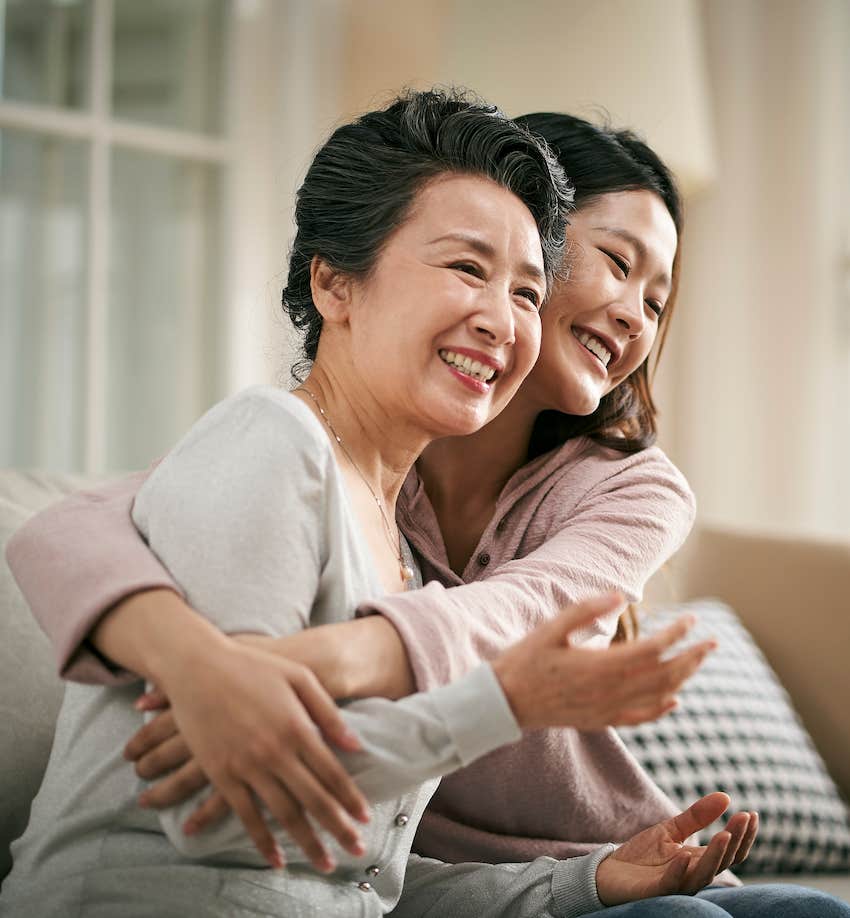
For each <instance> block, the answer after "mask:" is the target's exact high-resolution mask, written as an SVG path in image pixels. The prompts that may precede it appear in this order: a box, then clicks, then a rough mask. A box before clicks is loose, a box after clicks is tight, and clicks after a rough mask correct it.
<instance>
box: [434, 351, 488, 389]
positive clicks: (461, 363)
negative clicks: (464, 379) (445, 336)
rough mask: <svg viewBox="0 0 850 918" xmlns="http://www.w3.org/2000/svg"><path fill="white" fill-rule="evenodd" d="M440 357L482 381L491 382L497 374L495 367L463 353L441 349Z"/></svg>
mask: <svg viewBox="0 0 850 918" xmlns="http://www.w3.org/2000/svg"><path fill="white" fill-rule="evenodd" d="M439 354H440V357H441V358H442V360H443V362H444V363H447V364H449V365H450V366H453V367H454V368H455V369H456V370H460V371H461V372H462V373H466V375H467V376H472V377H473V378H474V379H480V380H481V381H482V382H489V381H490V380H491V379H492V378H493V377H494V376H495V375H496V371H495V370H494V369H493V367H488V366H487V365H486V364H484V363H481V361H480V360H473V359H472V358H471V357H465V356H464V355H463V354H456V353H455V352H454V351H446V350H441V351H439Z"/></svg>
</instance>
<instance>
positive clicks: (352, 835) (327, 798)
mask: <svg viewBox="0 0 850 918" xmlns="http://www.w3.org/2000/svg"><path fill="white" fill-rule="evenodd" d="M346 777H348V776H346ZM286 788H287V790H288V792H289V793H290V794H292V796H293V797H294V798H295V799H296V800H297V801H298V803H299V805H300V806H301V807H303V808H304V810H305V812H307V813H309V814H310V816H311V817H312V818H313V819H314V820H315V821H316V822H317V823H318V824H319V825H320V826H322V828H324V829H326V830H327V831H328V832H330V834H331V835H333V837H334V838H335V839H336V840H337V841H338V842H339V843H340V845H342V847H343V848H345V849H346V851H348V852H350V853H351V854H353V855H354V856H355V857H359V856H360V855H362V854H363V841H362V839H361V837H360V833H359V832H358V831H357V828H356V827H355V826H354V824H353V823H352V822H351V820H350V818H349V816H348V814H347V813H346V812H345V810H344V809H343V808H342V806H340V804H339V802H338V800H337V798H336V794H337V790H336V788H333V791H330V790H328V788H326V787H324V786H323V785H322V783H321V782H320V781H319V780H318V778H317V777H316V775H315V774H314V772H313V766H312V765H311V764H310V763H308V762H307V760H306V759H305V760H304V761H301V760H300V759H296V760H295V761H293V762H292V763H291V764H290V765H289V766H288V767H287V770H286Z"/></svg>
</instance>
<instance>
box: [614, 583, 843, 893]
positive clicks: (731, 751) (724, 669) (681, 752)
mask: <svg viewBox="0 0 850 918" xmlns="http://www.w3.org/2000/svg"><path fill="white" fill-rule="evenodd" d="M685 610H687V611H691V612H693V613H694V614H695V615H696V616H697V620H698V623H697V625H696V626H695V627H694V629H693V632H692V637H693V639H702V638H704V637H707V636H709V635H713V636H714V637H716V638H717V641H718V645H719V646H718V648H717V650H716V651H714V653H712V654H709V656H708V657H707V658H706V661H705V663H703V665H702V667H701V668H700V670H699V671H698V672H697V673H696V675H695V676H693V678H692V679H691V680H690V681H689V682H688V683H687V684H686V685H685V687H684V688H683V690H682V691H681V693H680V695H679V700H680V705H679V707H678V708H677V709H676V710H675V711H673V712H672V713H671V714H669V715H667V716H666V717H663V718H662V719H661V720H658V721H655V722H654V723H649V724H641V725H640V726H638V727H624V728H621V729H620V731H619V732H620V735H621V736H622V737H623V740H624V741H625V743H626V744H627V745H628V747H629V748H630V749H631V751H632V753H633V754H634V755H635V756H636V758H637V759H638V761H640V763H641V764H642V765H643V767H644V768H645V769H646V770H647V771H648V772H649V773H650V774H651V775H652V777H653V778H654V779H655V781H656V783H657V784H658V785H659V787H661V788H662V790H664V791H665V792H666V793H667V794H668V795H669V796H670V797H671V799H672V800H673V801H674V802H675V803H676V804H678V805H681V806H682V807H683V808H684V807H685V806H687V805H689V804H690V803H692V802H693V801H694V800H695V799H697V798H698V797H700V796H702V795H703V794H708V793H710V792H711V791H715V790H722V791H725V792H726V793H727V794H729V796H730V797H731V798H732V805H731V807H730V812H735V811H736V810H757V811H758V813H759V817H760V830H759V837H758V839H757V841H756V844H755V845H754V847H753V849H752V851H751V853H750V856H749V858H748V859H747V860H746V861H745V862H744V863H743V864H742V865H740V866H739V867H736V868H735V870H736V873H739V874H742V875H743V874H756V873H817V872H835V871H848V870H850V812H848V808H847V805H846V804H845V802H844V801H843V800H842V798H841V795H840V793H839V791H838V789H837V788H836V786H835V784H834V783H833V781H832V779H831V778H830V777H829V775H828V774H827V771H826V768H825V767H824V764H823V760H822V759H821V757H820V756H819V755H818V753H817V751H816V750H815V748H814V745H813V744H812V741H811V739H810V737H809V735H808V733H807V732H806V729H805V728H804V727H803V725H802V723H801V722H800V720H799V718H798V716H797V714H796V713H795V711H794V709H793V708H792V706H791V702H790V700H789V698H788V695H787V693H786V692H785V689H784V688H783V687H782V686H781V684H780V683H779V680H778V679H777V677H776V675H775V674H774V672H773V670H772V669H771V668H770V666H769V665H768V663H767V661H766V660H765V658H764V657H763V656H762V654H761V651H760V650H759V649H758V647H756V645H755V643H754V641H753V639H752V637H750V634H749V633H748V632H747V630H746V629H745V628H744V626H743V625H742V624H741V622H740V621H739V619H738V617H737V616H736V615H735V613H734V612H733V611H732V610H731V609H730V608H729V607H728V606H726V605H724V604H723V603H721V602H719V601H716V600H704V601H699V602H693V603H688V604H686V605H679V606H675V607H671V608H666V609H662V610H657V611H652V612H648V613H646V614H644V615H643V616H642V619H641V628H642V632H643V633H645V634H648V633H652V632H654V631H657V630H659V629H660V628H663V627H664V626H665V625H668V624H669V623H670V622H671V621H673V619H674V618H675V617H676V616H678V615H680V614H681V613H682V612H683V611H685ZM688 640H689V641H690V640H691V637H690V636H689V639H688ZM721 827H722V822H718V823H717V824H716V825H715V826H712V827H710V828H709V829H707V830H706V831H705V832H703V833H702V839H703V840H705V839H706V838H707V837H709V836H710V835H711V834H712V833H713V832H715V831H717V830H718V829H719V828H721Z"/></svg>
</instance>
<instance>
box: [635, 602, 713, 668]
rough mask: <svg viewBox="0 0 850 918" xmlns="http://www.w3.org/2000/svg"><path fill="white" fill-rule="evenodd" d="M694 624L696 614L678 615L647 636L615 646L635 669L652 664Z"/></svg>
mask: <svg viewBox="0 0 850 918" xmlns="http://www.w3.org/2000/svg"><path fill="white" fill-rule="evenodd" d="M695 624H696V616H695V615H691V614H690V613H688V614H687V615H680V616H679V617H678V618H677V619H676V621H674V622H673V623H672V624H670V625H668V626H667V627H666V628H664V629H662V630H661V631H659V632H657V633H656V634H653V635H651V636H649V637H645V638H639V639H638V640H636V641H631V642H629V643H628V644H624V645H621V647H620V648H617V649H618V650H619V651H620V652H621V653H622V655H623V657H624V658H625V659H626V660H628V662H629V664H630V665H631V666H633V667H635V668H636V669H639V668H641V667H642V666H646V665H647V664H653V663H655V662H656V661H658V660H659V659H661V657H662V656H663V655H664V653H665V652H666V651H667V650H669V649H670V648H671V647H672V646H673V645H674V644H678V642H679V641H681V640H682V639H683V638H684V637H685V636H686V635H687V634H688V632H689V631H690V630H691V628H693V626H694V625H695Z"/></svg>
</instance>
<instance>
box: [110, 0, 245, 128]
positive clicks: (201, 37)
mask: <svg viewBox="0 0 850 918" xmlns="http://www.w3.org/2000/svg"><path fill="white" fill-rule="evenodd" d="M227 8H228V4H227V2H226V0H145V2H144V3H140V2H139V0H116V3H115V28H114V40H115V44H114V55H113V64H112V71H113V85H112V111H113V114H114V115H115V117H116V118H123V119H129V120H131V121H143V122H146V123H149V124H156V125H160V126H163V127H171V128H179V129H183V130H189V131H196V132H200V133H207V134H217V133H219V132H220V131H221V122H222V118H221V114H222V110H223V98H224V86H225V77H226V74H225V73H224V66H225V64H224V62H225V58H226V40H225V32H226V22H227Z"/></svg>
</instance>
